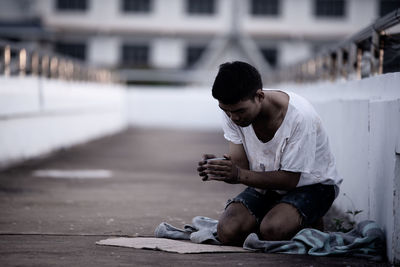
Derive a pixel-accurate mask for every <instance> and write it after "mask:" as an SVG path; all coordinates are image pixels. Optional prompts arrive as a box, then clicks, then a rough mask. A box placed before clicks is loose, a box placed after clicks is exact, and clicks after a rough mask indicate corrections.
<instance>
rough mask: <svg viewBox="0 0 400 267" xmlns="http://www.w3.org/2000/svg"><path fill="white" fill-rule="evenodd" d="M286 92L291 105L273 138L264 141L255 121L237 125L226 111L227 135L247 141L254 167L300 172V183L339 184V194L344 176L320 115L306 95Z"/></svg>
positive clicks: (234, 139) (245, 143)
mask: <svg viewBox="0 0 400 267" xmlns="http://www.w3.org/2000/svg"><path fill="white" fill-rule="evenodd" d="M285 93H286V94H288V95H289V105H288V109H287V112H286V115H285V118H284V120H283V122H282V124H281V126H280V127H279V129H278V130H277V131H276V133H275V135H274V137H273V138H272V139H271V140H270V141H268V142H266V143H263V142H261V141H260V140H259V139H258V137H257V135H256V134H255V132H254V129H253V126H252V125H249V126H247V127H240V126H237V125H236V124H234V123H233V122H232V120H231V119H230V118H229V117H228V116H227V115H226V114H225V113H224V116H223V130H224V137H225V139H226V140H228V141H230V142H232V143H235V144H243V147H244V150H245V151H246V154H247V159H248V161H249V167H250V170H252V171H277V170H285V171H291V172H300V173H301V176H300V180H299V183H298V184H297V186H298V187H299V186H305V185H311V184H317V183H321V184H331V185H336V186H335V191H336V196H337V194H338V192H339V185H340V183H341V182H342V179H341V178H340V177H339V175H338V173H337V170H336V164H335V158H334V157H333V154H332V153H331V150H330V147H329V141H328V136H327V134H326V132H325V130H324V128H323V126H322V122H321V119H320V117H319V116H318V114H317V113H316V111H315V110H314V108H313V107H312V105H311V104H310V103H309V102H308V101H307V100H306V99H304V98H303V97H301V96H299V95H296V94H294V93H292V92H285ZM260 191H261V190H260ZM278 192H280V193H282V192H285V191H278Z"/></svg>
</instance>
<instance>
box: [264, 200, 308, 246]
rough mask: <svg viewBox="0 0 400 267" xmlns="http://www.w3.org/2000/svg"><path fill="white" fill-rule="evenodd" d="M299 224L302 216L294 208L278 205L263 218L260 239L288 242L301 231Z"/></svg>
mask: <svg viewBox="0 0 400 267" xmlns="http://www.w3.org/2000/svg"><path fill="white" fill-rule="evenodd" d="M301 222H302V216H301V215H300V214H299V212H298V211H297V209H296V208H295V207H294V206H292V205H290V204H287V203H280V204H278V205H276V206H275V207H273V208H272V209H271V210H270V211H269V212H268V213H267V214H266V215H265V217H264V218H263V220H262V222H261V225H260V234H261V238H262V239H264V240H268V241H277V240H289V239H291V238H292V237H293V236H294V235H295V234H296V233H297V232H298V231H300V230H301V229H302V227H301Z"/></svg>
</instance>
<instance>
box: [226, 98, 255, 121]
mask: <svg viewBox="0 0 400 267" xmlns="http://www.w3.org/2000/svg"><path fill="white" fill-rule="evenodd" d="M219 107H220V108H221V109H222V110H223V111H224V112H225V113H226V115H228V117H229V118H230V119H231V120H232V121H233V122H234V123H235V124H236V125H238V126H240V127H247V126H249V125H250V124H251V123H252V122H253V121H254V119H255V118H256V117H257V115H258V114H259V112H260V108H261V105H260V102H259V101H258V99H257V97H255V99H253V100H251V99H249V100H242V101H239V102H238V103H236V104H232V105H226V104H223V103H221V102H219Z"/></svg>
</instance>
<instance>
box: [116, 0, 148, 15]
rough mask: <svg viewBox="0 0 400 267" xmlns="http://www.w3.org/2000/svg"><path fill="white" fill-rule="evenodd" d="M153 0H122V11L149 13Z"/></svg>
mask: <svg viewBox="0 0 400 267" xmlns="http://www.w3.org/2000/svg"><path fill="white" fill-rule="evenodd" d="M150 10H151V0H122V11H124V12H132V13H149V12H150Z"/></svg>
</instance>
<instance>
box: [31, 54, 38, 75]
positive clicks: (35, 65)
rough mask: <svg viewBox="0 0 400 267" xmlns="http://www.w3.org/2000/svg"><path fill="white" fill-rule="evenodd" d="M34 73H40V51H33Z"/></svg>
mask: <svg viewBox="0 0 400 267" xmlns="http://www.w3.org/2000/svg"><path fill="white" fill-rule="evenodd" d="M31 66H32V75H39V54H38V52H33V53H32V65H31Z"/></svg>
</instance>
